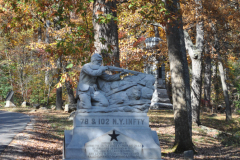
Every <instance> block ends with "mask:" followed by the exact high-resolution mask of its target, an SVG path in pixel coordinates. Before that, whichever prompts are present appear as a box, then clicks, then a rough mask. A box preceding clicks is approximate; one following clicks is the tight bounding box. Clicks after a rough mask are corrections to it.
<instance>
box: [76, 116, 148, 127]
mask: <svg viewBox="0 0 240 160" xmlns="http://www.w3.org/2000/svg"><path fill="white" fill-rule="evenodd" d="M77 121H78V126H145V125H148V119H144V118H125V117H123V118H112V117H109V118H102V117H99V118H95V117H92V118H91V117H77Z"/></svg>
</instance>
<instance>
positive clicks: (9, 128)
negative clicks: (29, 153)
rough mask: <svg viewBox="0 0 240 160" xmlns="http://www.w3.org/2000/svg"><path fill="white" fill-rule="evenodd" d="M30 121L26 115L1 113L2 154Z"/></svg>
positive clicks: (0, 149) (0, 148)
mask: <svg viewBox="0 0 240 160" xmlns="http://www.w3.org/2000/svg"><path fill="white" fill-rule="evenodd" d="M30 120H31V119H30V117H29V116H28V115H26V114H22V113H14V112H5V111H0V154H1V153H2V152H3V151H4V149H5V148H6V147H7V146H8V145H9V143H11V141H12V140H13V138H14V137H15V136H16V135H17V134H18V133H19V132H21V131H22V130H24V129H25V127H26V125H27V124H28V123H29V122H30Z"/></svg>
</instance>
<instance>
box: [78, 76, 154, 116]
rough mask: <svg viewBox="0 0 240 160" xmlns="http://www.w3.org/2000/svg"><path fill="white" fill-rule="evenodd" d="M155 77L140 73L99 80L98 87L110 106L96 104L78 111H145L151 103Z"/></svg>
mask: <svg viewBox="0 0 240 160" xmlns="http://www.w3.org/2000/svg"><path fill="white" fill-rule="evenodd" d="M154 82H155V79H154V77H153V76H152V75H148V74H144V73H141V74H138V75H132V76H126V77H124V78H123V79H122V80H119V81H113V82H107V81H105V80H102V79H100V80H98V88H99V89H100V92H101V93H102V94H103V95H105V97H106V99H107V100H108V102H109V105H108V107H101V106H97V105H96V106H94V104H93V103H92V105H93V107H92V108H91V109H79V110H78V112H83V113H84V112H88V113H89V112H104V113H108V112H144V113H147V112H148V109H149V107H150V104H151V99H152V94H153V91H154V87H153V85H154Z"/></svg>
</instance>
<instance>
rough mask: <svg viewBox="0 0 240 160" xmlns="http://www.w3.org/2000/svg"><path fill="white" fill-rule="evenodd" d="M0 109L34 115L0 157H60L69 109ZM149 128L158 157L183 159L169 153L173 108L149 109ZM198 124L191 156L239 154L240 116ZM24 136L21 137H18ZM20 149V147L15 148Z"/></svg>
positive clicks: (215, 117)
mask: <svg viewBox="0 0 240 160" xmlns="http://www.w3.org/2000/svg"><path fill="white" fill-rule="evenodd" d="M0 110H5V111H12V112H21V113H25V114H29V115H33V116H35V123H34V128H33V129H26V130H24V131H23V132H21V133H19V134H18V135H17V136H16V137H15V139H14V140H13V141H12V142H11V144H10V145H9V146H8V147H7V148H6V149H5V151H4V152H3V153H2V154H1V156H0V159H62V149H63V137H64V130H70V129H72V123H73V122H72V121H68V120H67V117H68V116H69V113H64V112H63V111H55V110H46V111H45V110H43V111H40V110H37V111H36V112H30V111H32V109H30V108H8V109H6V108H0ZM148 116H149V119H150V123H149V126H150V127H151V128H152V130H155V131H156V132H157V133H158V136H159V141H160V144H161V149H162V158H163V159H166V160H169V159H184V158H183V154H175V153H171V147H172V146H173V143H174V132H175V130H174V119H173V111H169V110H159V111H158V110H152V111H149V113H148ZM201 122H202V126H196V125H193V136H192V139H193V143H194V145H195V150H196V152H197V153H196V154H195V155H194V158H195V159H239V157H240V116H239V115H233V120H232V121H230V122H226V121H225V115H224V114H216V115H212V114H209V113H202V114H201ZM21 136H24V137H27V138H25V139H21V138H18V137H21ZM19 150H21V151H19Z"/></svg>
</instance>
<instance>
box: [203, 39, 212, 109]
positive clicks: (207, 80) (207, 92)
mask: <svg viewBox="0 0 240 160" xmlns="http://www.w3.org/2000/svg"><path fill="white" fill-rule="evenodd" d="M209 47H210V46H209V45H208V44H206V47H205V69H204V70H205V72H204V102H205V107H207V108H209V107H210V98H211V80H212V78H211V77H212V72H211V66H212V65H211V61H212V60H211V53H210V48H209Z"/></svg>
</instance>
